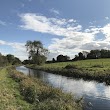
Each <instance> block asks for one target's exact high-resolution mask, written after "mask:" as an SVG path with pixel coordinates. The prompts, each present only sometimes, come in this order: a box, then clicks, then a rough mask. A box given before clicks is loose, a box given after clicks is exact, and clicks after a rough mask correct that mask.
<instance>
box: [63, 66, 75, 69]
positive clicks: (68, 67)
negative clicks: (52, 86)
mask: <svg viewBox="0 0 110 110" xmlns="http://www.w3.org/2000/svg"><path fill="white" fill-rule="evenodd" d="M65 69H77V66H76V65H67V66H65Z"/></svg>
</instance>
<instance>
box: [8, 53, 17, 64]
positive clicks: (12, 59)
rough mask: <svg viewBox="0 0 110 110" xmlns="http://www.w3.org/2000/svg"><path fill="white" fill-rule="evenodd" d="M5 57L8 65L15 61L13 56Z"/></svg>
mask: <svg viewBox="0 0 110 110" xmlns="http://www.w3.org/2000/svg"><path fill="white" fill-rule="evenodd" d="M6 57H7V60H8V62H9V63H10V64H12V63H13V62H14V60H15V57H14V55H11V54H8V55H7V56H6Z"/></svg>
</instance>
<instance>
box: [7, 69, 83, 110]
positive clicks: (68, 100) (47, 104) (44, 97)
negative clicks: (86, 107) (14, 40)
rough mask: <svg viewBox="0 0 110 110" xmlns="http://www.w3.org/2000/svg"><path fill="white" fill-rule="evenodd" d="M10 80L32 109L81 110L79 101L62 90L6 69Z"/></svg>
mask: <svg viewBox="0 0 110 110" xmlns="http://www.w3.org/2000/svg"><path fill="white" fill-rule="evenodd" d="M8 73H9V76H10V78H12V79H13V80H14V81H15V82H17V83H18V84H19V89H20V93H21V95H22V96H23V97H24V100H25V101H27V102H28V103H30V104H32V105H33V107H34V109H32V110H36V109H35V108H39V109H37V110H47V109H48V108H50V109H51V110H52V109H55V110H61V108H63V110H73V109H74V110H82V108H83V107H82V103H81V101H82V100H81V99H77V100H76V99H74V95H71V94H69V93H64V92H63V91H62V90H60V89H57V88H53V87H50V86H48V85H47V84H45V83H44V82H42V81H41V80H39V79H38V78H32V77H31V78H30V77H28V76H26V75H24V74H23V73H22V72H19V71H17V70H15V69H14V68H13V69H10V68H9V69H8Z"/></svg>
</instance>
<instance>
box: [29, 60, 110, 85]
mask: <svg viewBox="0 0 110 110" xmlns="http://www.w3.org/2000/svg"><path fill="white" fill-rule="evenodd" d="M68 65H70V66H74V67H75V68H74V69H67V68H66V67H67V66H68ZM29 67H31V68H35V69H40V70H45V71H49V72H53V73H56V74H61V75H65V76H70V77H82V78H85V79H94V80H99V81H105V82H107V83H108V84H110V59H109V58H107V59H91V60H81V61H74V62H59V63H51V64H44V65H41V66H37V65H29Z"/></svg>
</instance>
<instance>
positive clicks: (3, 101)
mask: <svg viewBox="0 0 110 110" xmlns="http://www.w3.org/2000/svg"><path fill="white" fill-rule="evenodd" d="M8 67H9V66H6V67H1V68H0V110H12V109H13V110H18V109H20V110H30V108H32V105H31V104H29V103H28V102H26V101H25V100H23V96H22V95H20V92H19V89H18V83H16V82H15V81H14V80H13V79H12V78H10V77H9V74H8V71H7V68H8Z"/></svg>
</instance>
